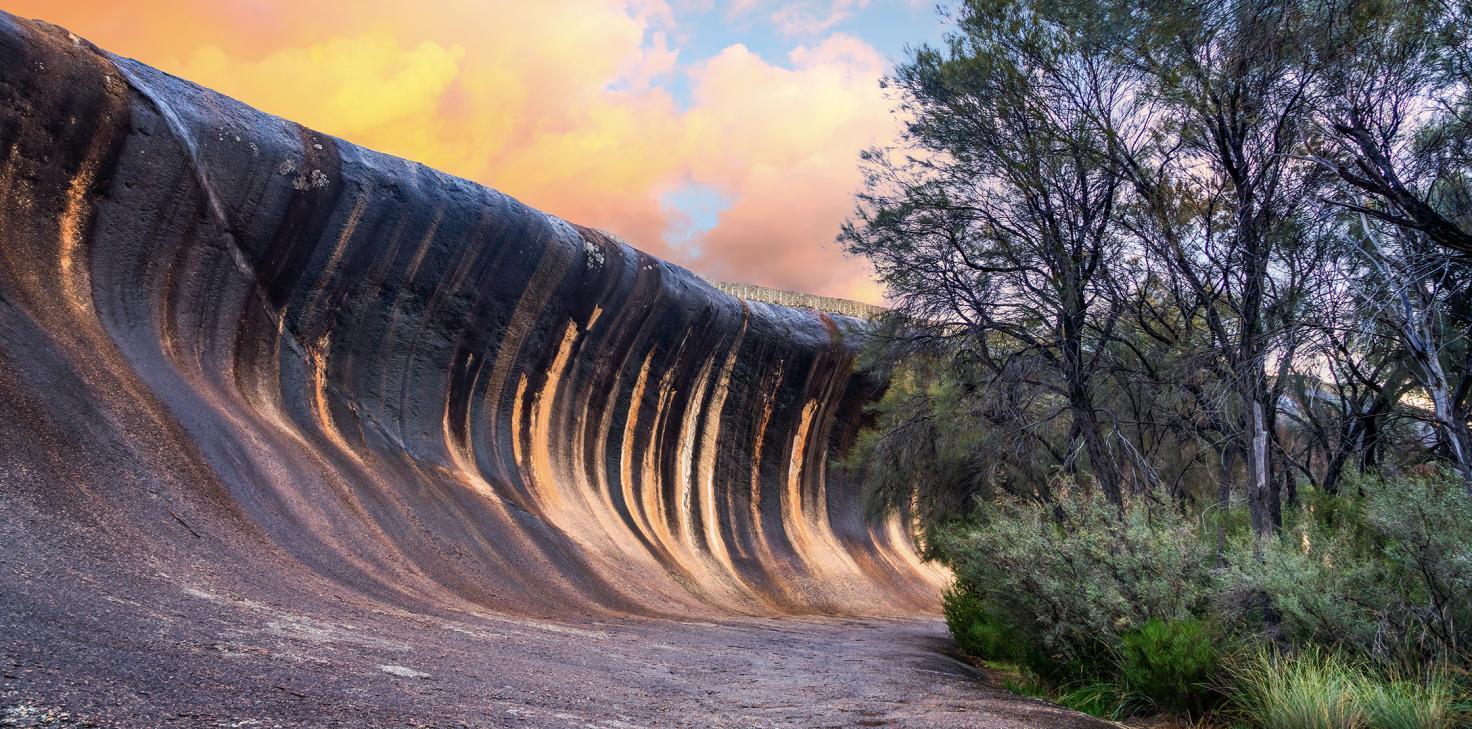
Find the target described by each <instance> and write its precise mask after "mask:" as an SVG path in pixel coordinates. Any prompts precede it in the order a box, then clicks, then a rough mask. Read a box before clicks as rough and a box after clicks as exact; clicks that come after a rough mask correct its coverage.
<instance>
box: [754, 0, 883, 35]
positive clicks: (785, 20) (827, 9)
mask: <svg viewBox="0 0 1472 729" xmlns="http://www.w3.org/2000/svg"><path fill="white" fill-rule="evenodd" d="M868 4H869V3H868V0H832V2H829V3H826V4H824V3H820V2H797V3H792V4H789V5H783V6H781V7H779V8H777V9H776V10H774V11H772V14H771V16H770V17H771V21H772V25H773V26H775V27H776V28H777V32H779V33H781V34H782V35H785V36H800V37H812V36H817V35H820V34H822V33H826V32H828V31H829V30H831V29H832V28H833V27H834V26H836V25H838V24H839V23H842V22H843V21H845V20H848V19H849V18H850V17H851V16H852V15H853V13H854V11H855V10H860V9H862V8H863V7H864V6H865V5H868Z"/></svg>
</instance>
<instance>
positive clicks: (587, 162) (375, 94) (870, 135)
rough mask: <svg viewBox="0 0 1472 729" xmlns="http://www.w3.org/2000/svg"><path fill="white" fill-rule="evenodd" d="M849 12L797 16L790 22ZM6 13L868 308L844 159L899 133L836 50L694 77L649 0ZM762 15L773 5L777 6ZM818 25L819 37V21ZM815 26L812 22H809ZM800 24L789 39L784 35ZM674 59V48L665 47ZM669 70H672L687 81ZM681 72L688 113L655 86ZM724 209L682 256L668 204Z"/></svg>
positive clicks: (621, 231)
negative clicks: (678, 194) (848, 252)
mask: <svg viewBox="0 0 1472 729" xmlns="http://www.w3.org/2000/svg"><path fill="white" fill-rule="evenodd" d="M862 4H863V2H862V1H858V0H836V1H834V2H822V3H799V4H797V5H793V6H790V7H791V11H790V12H789V13H788V14H787V16H784V17H788V18H789V19H791V22H793V23H800V22H806V21H805V20H803V19H804V18H806V19H808V20H814V21H815V22H816V25H812V27H810V28H809V30H810V31H812V32H820V31H822V30H825V29H826V27H827V26H824V25H823V24H822V23H823V22H824V19H826V18H831V17H835V16H836V15H841V14H843V13H847V12H848V11H849V9H850V8H851V7H855V6H861V5H862ZM7 9H8V10H9V11H10V12H14V13H16V14H19V15H24V16H28V17H39V18H41V19H43V20H48V21H51V22H54V23H57V24H59V25H63V26H66V27H68V28H69V29H71V30H73V31H74V32H76V33H78V34H79V35H82V36H85V37H87V38H89V39H90V40H92V41H94V42H96V43H98V44H99V45H101V46H103V47H105V48H108V49H109V50H113V51H115V52H118V53H122V54H125V55H130V56H133V57H136V58H138V59H140V60H142V61H144V62H147V63H150V64H153V65H156V66H159V67H160V68H163V69H164V70H167V71H170V72H172V73H176V74H178V75H180V76H183V77H185V78H189V79H191V80H193V81H196V82H198V83H201V84H204V85H206V86H209V87H212V88H215V89H217V90H219V91H221V92H223V93H226V94H228V95H230V96H233V97H235V98H238V99H240V100H242V101H245V102H247V103H249V104H252V105H254V106H256V107H258V108H261V109H263V110H265V111H268V112H270V113H273V114H278V115H280V116H283V117H287V118H290V119H293V120H296V121H300V122H302V123H303V124H306V125H308V126H311V127H314V128H317V129H320V130H322V131H325V132H328V133H331V134H335V135H338V136H341V137H343V138H345V139H348V140H349V141H352V142H355V143H358V144H362V145H364V146H367V147H371V148H374V149H379V150H382V151H384V152H388V153H390V154H395V155H400V156H404V157H408V158H410V159H415V160H418V161H421V162H424V163H426V164H429V165H431V166H434V167H437V168H440V169H443V170H445V171H447V172H450V173H452V174H457V175H461V176H464V177H467V178H470V179H474V180H477V181H480V182H483V183H485V184H487V185H490V186H491V187H495V188H497V189H499V190H502V191H504V192H506V193H508V194H511V195H514V196H516V197H518V198H520V199H522V200H524V201H526V202H527V203H528V204H531V205H534V206H536V207H539V208H541V209H544V210H547V211H549V212H552V213H554V214H557V215H561V216H563V217H566V218H568V219H570V220H575V221H577V222H579V223H583V224H586V225H592V226H596V227H600V228H605V229H608V230H610V231H612V232H614V233H616V234H618V235H620V236H621V237H623V238H625V239H627V240H629V241H630V242H631V243H633V244H634V245H636V246H638V247H640V248H643V249H645V250H648V251H650V252H651V253H654V254H656V255H661V256H663V257H666V258H670V259H671V260H674V261H675V262H677V263H681V264H683V265H687V266H689V267H691V268H692V269H694V270H696V271H697V272H700V273H704V274H707V275H710V276H712V277H715V278H722V279H727V280H737V281H745V282H750V283H758V284H765V285H772V286H781V287H783V288H790V289H797V290H804V291H811V292H814V293H820V294H827V295H833V296H845V297H850V298H860V299H863V300H867V301H877V300H879V292H878V291H877V290H876V288H875V286H874V285H873V283H872V282H871V281H870V280H869V269H868V267H867V265H866V264H864V263H862V262H860V261H855V260H852V259H848V258H846V257H845V256H843V254H842V253H841V252H840V251H839V250H838V249H837V247H836V245H835V244H834V243H833V242H832V241H833V237H834V235H835V234H836V232H837V229H838V225H839V223H840V222H841V221H842V220H843V218H844V216H845V215H846V214H847V213H848V212H849V209H850V207H851V204H852V203H851V195H852V192H853V191H854V190H855V189H856V187H857V185H858V184H859V175H858V172H857V167H856V158H857V153H858V151H859V150H860V149H862V148H863V147H866V146H869V145H872V144H876V143H883V142H885V141H887V140H889V139H892V138H893V134H894V130H895V126H894V124H893V122H892V121H891V117H890V114H889V104H888V103H887V102H886V101H885V99H884V98H883V96H882V95H881V92H880V90H879V88H878V85H877V79H878V77H879V75H880V74H881V73H882V72H883V70H884V67H885V63H884V60H883V59H882V58H881V57H880V56H879V55H878V54H877V53H876V52H875V51H874V50H873V49H872V48H871V47H869V46H868V45H867V44H865V43H863V42H862V41H860V40H858V39H856V38H852V37H849V36H844V35H837V34H835V35H831V36H829V37H827V38H826V39H825V40H823V41H821V42H819V43H815V44H813V45H810V46H805V47H802V48H798V49H797V50H795V51H793V52H791V53H790V54H789V56H788V58H787V59H785V61H786V62H785V63H783V64H776V63H771V62H768V61H767V60H765V59H763V58H762V57H760V56H758V55H756V54H755V53H753V52H751V51H750V50H748V49H747V48H745V47H744V46H741V45H732V46H730V47H728V48H726V49H725V50H724V51H722V52H720V53H718V54H716V55H715V56H713V57H710V58H707V59H704V60H700V61H694V62H692V61H690V60H689V59H683V58H682V57H681V53H680V49H679V48H678V47H672V40H671V39H674V38H679V37H681V33H680V29H679V27H678V25H677V13H676V12H675V11H674V10H673V9H672V8H671V6H670V5H669V4H667V3H665V2H663V1H662V0H626V1H623V0H542V1H539V2H535V3H526V2H512V1H509V0H508V1H505V2H478V1H475V0H448V1H446V2H439V3H434V4H432V5H424V4H418V3H407V2H399V1H395V0H354V1H352V2H349V1H348V0H324V1H322V2H314V3H302V2H285V1H284V0H282V1H272V0H217V1H215V2H191V3H182V2H178V1H177V0H135V1H134V2H130V3H117V2H115V1H114V0H105V1H104V0H72V1H70V2H66V3H57V2H55V1H54V0H19V1H16V2H11V3H9V7H8V8H7ZM771 12H772V13H773V15H772V17H773V18H774V20H775V19H776V18H777V14H778V13H780V12H781V9H780V8H779V9H777V10H773V11H771ZM830 25H831V24H830ZM819 26H821V27H819ZM794 27H795V26H794ZM676 45H677V44H676ZM682 62H683V65H682ZM678 74H684V79H685V80H687V81H688V83H689V88H690V93H689V100H688V103H685V104H681V103H677V101H676V100H675V98H674V97H673V96H672V95H671V93H670V92H669V91H668V90H667V89H668V85H669V84H668V82H669V81H671V80H672V79H674V78H676V77H677V75H678ZM691 184H694V185H699V186H702V187H703V188H708V189H711V190H715V191H718V192H719V193H720V194H721V195H722V196H723V197H724V198H725V199H726V200H728V201H729V203H730V204H729V207H727V208H726V209H725V210H723V211H721V212H720V214H719V217H718V218H717V219H716V221H715V225H714V227H713V228H711V229H710V230H707V231H704V232H697V233H696V235H695V237H694V238H693V240H690V241H681V242H680V243H679V244H678V245H675V244H672V243H671V242H670V241H667V240H666V236H667V235H669V232H670V231H671V230H672V229H677V228H681V227H682V225H684V224H686V223H687V222H688V221H685V220H684V219H683V218H682V217H681V216H682V213H681V211H679V210H672V209H671V208H670V207H669V205H667V204H666V203H664V202H662V200H663V196H664V195H665V194H666V193H669V192H671V191H673V190H676V189H679V188H680V187H681V186H685V185H691Z"/></svg>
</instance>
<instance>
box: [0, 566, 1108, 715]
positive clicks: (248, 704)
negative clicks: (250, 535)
mask: <svg viewBox="0 0 1472 729" xmlns="http://www.w3.org/2000/svg"><path fill="white" fill-rule="evenodd" d="M27 593H29V595H27ZM0 598H3V599H4V600H5V602H3V603H0V608H3V613H0V650H3V660H0V670H3V677H0V726H3V725H18V726H46V725H88V724H94V725H100V726H128V727H147V726H231V727H247V726H248V727H297V726H354V727H361V726H434V727H453V726H473V727H481V726H487V727H489V726H537V727H542V726H545V727H645V726H664V727H853V726H913V727H989V728H990V727H995V728H998V729H1003V728H1005V729H1012V728H1016V729H1022V728H1023V727H1080V728H1082V727H1094V726H1103V725H1102V724H1099V723H1097V722H1093V721H1091V720H1088V719H1086V718H1084V717H1080V716H1077V715H1074V714H1070V713H1068V712H1064V711H1062V710H1060V709H1057V708H1053V707H1049V706H1046V705H1043V704H1041V703H1038V702H1034V701H1031V700H1028V699H1022V698H1018V697H1015V696H1012V695H1010V694H1007V693H1006V692H1003V691H1000V690H998V689H996V688H992V687H988V686H987V685H985V683H984V681H983V679H981V678H980V677H979V676H978V675H977V673H976V672H975V671H974V670H973V669H971V668H970V667H969V666H966V665H963V664H961V663H959V662H957V661H956V660H954V659H952V658H950V657H948V656H947V655H946V653H945V651H946V650H947V649H948V647H949V645H950V642H949V639H948V638H947V637H946V633H945V627H944V625H942V624H941V623H940V622H938V621H933V620H913V621H874V620H820V619H811V620H796V619H789V620H741V621H729V622H722V623H720V624H717V623H697V622H683V621H668V620H625V621H618V622H608V623H605V622H582V623H564V622H550V621H539V620H529V619H520V618H508V617H504V616H491V615H484V616H466V615H463V614H461V615H457V616H451V617H436V616H432V615H423V614H412V613H403V614H386V613H382V612H374V611H372V610H360V609H354V608H352V607H348V606H345V607H344V608H343V609H342V610H341V612H339V613H333V614H322V613H321V612H313V613H308V612H305V611H301V612H299V611H298V609H297V608H293V607H291V606H285V605H266V604H262V603H259V602H254V601H251V600H247V599H238V598H235V597H232V596H230V595H221V594H215V593H211V592H209V591H206V590H201V589H197V588H188V587H186V588H184V589H183V590H181V591H179V592H178V593H177V594H176V593H162V594H159V595H157V596H156V597H155V598H154V599H148V600H136V599H132V598H131V597H121V596H119V597H116V598H113V599H103V600H101V601H99V602H98V603H97V604H84V603H78V602H74V601H72V602H68V601H66V600H65V599H64V598H63V597H62V596H61V595H59V594H58V593H49V594H48V595H45V596H40V597H39V598H38V596H37V595H36V594H35V593H30V592H29V591H21V592H6V593H0ZM48 721H49V722H52V723H51V724H48V723H47V722H48Z"/></svg>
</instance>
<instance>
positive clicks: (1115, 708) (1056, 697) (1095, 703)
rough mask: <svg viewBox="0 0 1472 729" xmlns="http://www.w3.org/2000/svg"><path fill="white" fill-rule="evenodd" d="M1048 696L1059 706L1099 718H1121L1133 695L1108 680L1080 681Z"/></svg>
mask: <svg viewBox="0 0 1472 729" xmlns="http://www.w3.org/2000/svg"><path fill="white" fill-rule="evenodd" d="M1049 698H1050V699H1051V700H1052V701H1053V702H1054V703H1056V704H1058V705H1059V706H1066V707H1068V708H1070V709H1073V710H1074V711H1081V712H1083V713H1085V714H1088V715H1090V716H1097V717H1099V718H1100V719H1111V720H1113V719H1122V718H1124V717H1125V716H1126V715H1128V714H1129V711H1130V706H1131V705H1132V703H1133V697H1132V696H1131V695H1130V694H1129V693H1128V692H1127V691H1125V689H1124V688H1123V687H1121V686H1120V685H1119V684H1116V683H1110V682H1108V681H1081V682H1078V683H1074V684H1070V685H1068V686H1065V687H1064V688H1062V689H1060V690H1059V691H1058V692H1057V693H1055V694H1053V695H1051V696H1049Z"/></svg>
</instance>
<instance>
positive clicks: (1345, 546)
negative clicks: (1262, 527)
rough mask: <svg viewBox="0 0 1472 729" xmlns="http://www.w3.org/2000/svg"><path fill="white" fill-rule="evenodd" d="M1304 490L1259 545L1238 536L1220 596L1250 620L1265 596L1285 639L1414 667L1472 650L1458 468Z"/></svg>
mask: <svg viewBox="0 0 1472 729" xmlns="http://www.w3.org/2000/svg"><path fill="white" fill-rule="evenodd" d="M1356 490H1358V491H1362V492H1363V493H1364V498H1363V499H1362V500H1359V499H1354V498H1352V497H1348V496H1337V497H1329V496H1323V495H1314V494H1309V495H1308V496H1309V498H1307V499H1306V506H1305V508H1304V509H1303V510H1302V511H1301V512H1300V513H1299V514H1297V515H1295V518H1294V519H1293V520H1292V521H1291V522H1290V523H1288V524H1287V525H1285V530H1284V532H1285V533H1284V537H1283V538H1282V539H1279V540H1274V541H1271V542H1268V543H1266V544H1253V543H1252V542H1251V540H1250V539H1249V538H1246V537H1244V538H1241V539H1239V540H1237V541H1236V543H1235V545H1234V549H1233V554H1232V555H1231V557H1230V560H1229V561H1230V562H1231V565H1232V567H1231V569H1230V570H1229V571H1228V574H1227V576H1226V579H1225V582H1224V585H1225V589H1224V591H1223V593H1222V598H1223V600H1222V604H1223V606H1224V607H1226V608H1227V612H1228V613H1230V614H1233V615H1235V616H1236V617H1238V618H1242V619H1244V622H1246V623H1251V622H1252V621H1253V620H1255V619H1256V618H1255V617H1254V616H1256V615H1260V614H1261V611H1260V609H1259V606H1260V605H1261V598H1262V597H1263V596H1266V597H1267V599H1268V602H1269V604H1271V605H1272V607H1273V611H1274V616H1275V617H1276V618H1277V619H1278V620H1279V621H1280V624H1279V625H1277V626H1275V627H1276V628H1277V629H1278V630H1280V631H1281V633H1282V637H1283V638H1284V639H1286V640H1287V641H1289V642H1290V643H1292V644H1295V645H1319V646H1326V647H1332V648H1335V649H1337V650H1343V651H1348V652H1350V653H1352V654H1355V655H1358V656H1362V657H1365V658H1370V659H1373V660H1375V661H1376V662H1377V663H1381V664H1387V665H1394V666H1401V667H1416V666H1421V665H1425V664H1426V663H1428V662H1434V661H1445V660H1452V659H1455V658H1456V657H1457V656H1458V654H1460V653H1462V652H1463V651H1465V650H1466V649H1467V648H1468V646H1472V500H1468V499H1467V497H1466V494H1465V493H1463V492H1462V486H1461V484H1460V482H1459V481H1458V480H1457V479H1456V477H1455V476H1453V475H1451V474H1441V475H1438V476H1436V477H1434V478H1429V479H1396V480H1389V479H1380V478H1369V477H1355V478H1353V479H1352V480H1351V483H1350V485H1349V487H1348V488H1346V491H1350V492H1352V491H1356Z"/></svg>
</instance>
